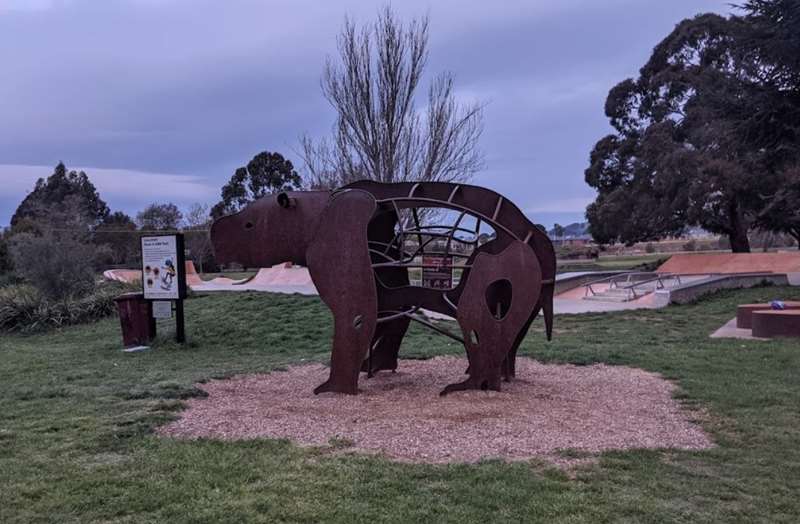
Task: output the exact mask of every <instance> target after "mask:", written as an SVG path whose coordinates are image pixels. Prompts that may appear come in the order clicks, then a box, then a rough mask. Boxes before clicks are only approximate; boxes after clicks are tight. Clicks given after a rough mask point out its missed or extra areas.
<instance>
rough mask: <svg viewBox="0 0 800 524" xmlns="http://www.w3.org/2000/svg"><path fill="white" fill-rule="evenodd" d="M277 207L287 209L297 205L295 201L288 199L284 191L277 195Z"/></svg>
mask: <svg viewBox="0 0 800 524" xmlns="http://www.w3.org/2000/svg"><path fill="white" fill-rule="evenodd" d="M278 205H279V206H281V207H282V208H284V209H289V208H290V207H294V206H296V205H297V200H296V199H294V198H292V197H290V196H289V194H288V193H286V192H285V191H282V192H280V193H278Z"/></svg>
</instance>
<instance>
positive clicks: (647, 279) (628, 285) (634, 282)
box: [584, 271, 681, 300]
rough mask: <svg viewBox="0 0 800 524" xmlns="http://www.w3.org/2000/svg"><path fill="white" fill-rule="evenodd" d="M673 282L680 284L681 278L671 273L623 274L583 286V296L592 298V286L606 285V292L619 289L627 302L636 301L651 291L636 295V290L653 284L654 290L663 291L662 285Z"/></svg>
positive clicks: (663, 286) (595, 292) (593, 290)
mask: <svg viewBox="0 0 800 524" xmlns="http://www.w3.org/2000/svg"><path fill="white" fill-rule="evenodd" d="M670 280H674V281H676V282H677V283H678V285H680V284H681V276H680V275H677V274H672V273H650V272H635V271H634V272H631V273H625V274H623V275H614V276H610V277H605V278H599V279H597V280H593V281H591V282H588V283H586V284H584V289H585V292H584V296H585V297H588V296H589V294H590V293H591V294H592V296H594V295H596V294H597V293H598V291H596V290H595V288H594V286H598V285H600V284H608V287H607V288H606V290H611V289H621V290H624V291H625V294H626V298H627V299H628V300H636V299H637V298H640V297H641V296H644V295H646V294H647V293H649V292H650V291H651V290H650V289H647V290H646V292H645V293H641V294H639V293H637V292H636V288H637V287H640V286H643V285H645V284H651V283H655V286H654V290H655V289H664V288H665V287H666V286H665V285H664V282H665V281H670Z"/></svg>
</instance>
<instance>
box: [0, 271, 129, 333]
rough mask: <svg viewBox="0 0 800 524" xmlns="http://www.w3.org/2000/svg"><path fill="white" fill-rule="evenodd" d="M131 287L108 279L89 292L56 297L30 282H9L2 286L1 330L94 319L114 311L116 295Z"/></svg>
mask: <svg viewBox="0 0 800 524" xmlns="http://www.w3.org/2000/svg"><path fill="white" fill-rule="evenodd" d="M131 289H132V288H131V286H129V285H124V284H120V283H118V282H109V283H104V284H102V285H100V286H98V287H97V288H96V290H95V291H94V292H93V293H91V294H89V295H87V296H84V297H81V298H74V297H68V298H66V299H61V300H55V299H52V298H49V297H47V296H46V295H44V294H43V293H42V292H41V291H39V290H38V289H37V288H35V287H33V286H31V285H28V284H17V285H12V286H7V287H5V288H1V289H0V332H4V331H5V332H11V331H19V332H33V331H42V330H45V329H48V328H54V327H62V326H67V325H72V324H80V323H84V322H91V321H93V320H97V319H100V318H103V317H106V316H109V315H111V314H113V313H114V312H115V310H116V305H115V304H114V297H116V296H119V295H120V294H122V293H124V292H125V291H130V290H131ZM136 289H137V290H138V289H139V288H138V286H137V287H136Z"/></svg>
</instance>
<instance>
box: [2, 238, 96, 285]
mask: <svg viewBox="0 0 800 524" xmlns="http://www.w3.org/2000/svg"><path fill="white" fill-rule="evenodd" d="M11 253H12V256H13V259H14V269H15V270H16V272H17V274H18V275H19V276H21V277H23V278H24V279H25V280H27V281H28V282H29V283H30V284H31V285H32V286H34V287H35V288H36V289H37V290H39V291H40V292H41V293H42V294H43V295H45V296H46V297H47V298H50V299H67V298H71V297H78V296H83V295H88V294H90V293H91V292H92V291H93V290H94V287H95V280H96V277H95V270H94V261H95V255H96V252H95V250H94V247H93V246H92V245H91V244H87V243H83V242H80V241H79V240H78V239H76V238H73V237H69V236H64V237H57V236H55V235H52V234H49V233H44V234H42V235H34V234H31V233H21V234H18V235H14V237H13V238H12V239H11Z"/></svg>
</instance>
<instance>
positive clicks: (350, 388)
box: [314, 380, 358, 395]
mask: <svg viewBox="0 0 800 524" xmlns="http://www.w3.org/2000/svg"><path fill="white" fill-rule="evenodd" d="M320 393H343V394H345V395H355V394H357V393H358V387H357V386H356V385H349V384H336V383H334V382H331V381H330V380H326V381H325V382H323V383H322V384H320V385H319V386H317V387H316V388H314V394H315V395H319V394H320Z"/></svg>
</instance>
